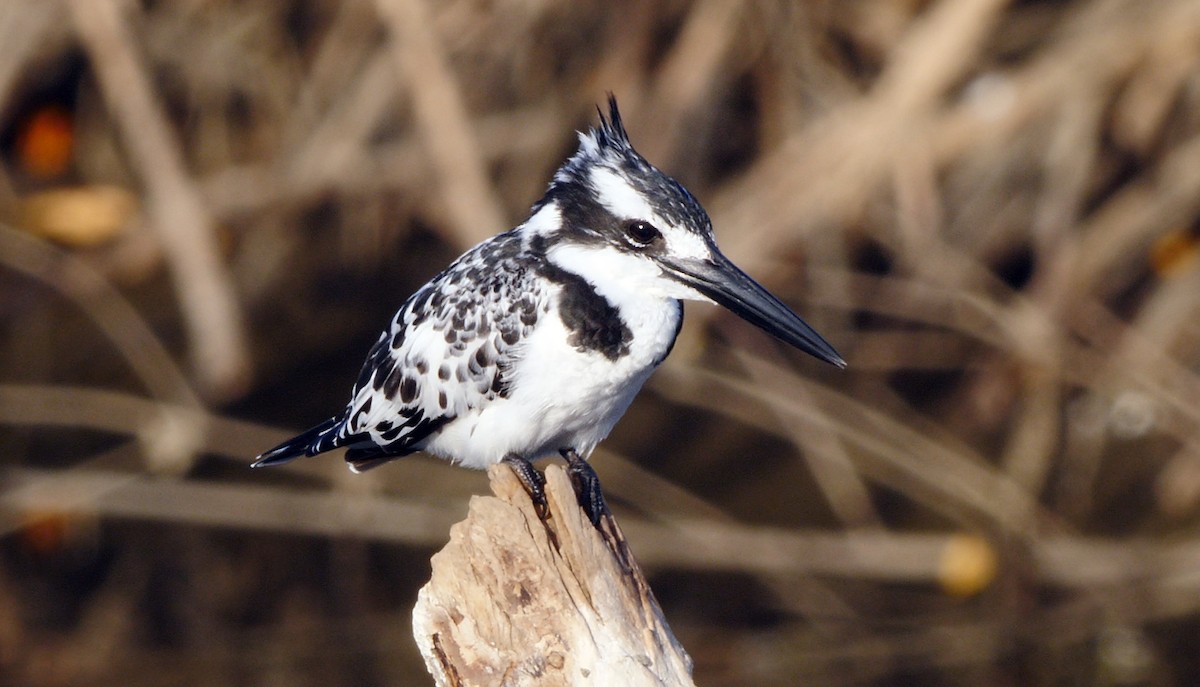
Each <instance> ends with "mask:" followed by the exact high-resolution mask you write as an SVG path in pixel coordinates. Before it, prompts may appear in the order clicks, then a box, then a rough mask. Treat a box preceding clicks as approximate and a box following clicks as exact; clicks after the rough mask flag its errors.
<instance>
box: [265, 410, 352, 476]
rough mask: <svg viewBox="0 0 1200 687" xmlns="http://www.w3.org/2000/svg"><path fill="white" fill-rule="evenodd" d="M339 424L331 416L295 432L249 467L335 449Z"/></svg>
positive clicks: (282, 461)
mask: <svg viewBox="0 0 1200 687" xmlns="http://www.w3.org/2000/svg"><path fill="white" fill-rule="evenodd" d="M339 425H341V422H340V421H339V419H338V418H336V417H331V418H329V419H328V420H326V421H324V422H322V423H321V424H319V425H317V426H316V427H313V428H311V429H308V430H306V431H304V432H302V433H300V434H297V435H296V436H294V437H292V438H291V439H288V440H287V441H285V442H283V443H282V444H280V445H278V446H276V447H275V448H273V449H271V450H270V451H266V452H265V453H263V454H262V455H260V456H259V457H258V458H257V459H256V460H255V461H254V463H252V464H251V465H250V467H252V468H262V467H266V466H268V465H280V464H282V463H286V462H288V461H290V460H294V459H296V458H299V457H300V456H315V455H317V454H318V453H322V452H324V451H329V450H331V449H335V448H337V447H338V446H339V445H340V443H339V442H338V436H337V428H338V426H339Z"/></svg>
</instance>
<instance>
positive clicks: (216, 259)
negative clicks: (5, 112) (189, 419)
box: [70, 0, 250, 396]
mask: <svg viewBox="0 0 1200 687" xmlns="http://www.w3.org/2000/svg"><path fill="white" fill-rule="evenodd" d="M70 7H71V11H72V16H73V18H74V20H75V29H76V31H78V33H79V37H80V39H81V40H82V41H83V44H84V47H85V48H86V49H87V51H88V55H89V57H90V58H91V62H92V66H93V68H94V69H95V70H96V76H97V77H98V80H99V82H100V85H101V88H102V90H103V91H104V95H105V97H106V99H107V103H108V108H109V110H111V111H112V114H113V119H114V120H115V122H116V124H117V126H118V127H119V128H120V129H121V133H122V134H123V139H124V143H125V146H126V148H127V149H128V152H129V157H130V160H131V161H132V162H133V164H134V166H135V167H137V169H138V172H139V174H140V176H141V178H142V183H143V184H144V185H145V189H146V204H147V206H146V207H147V211H148V214H149V217H150V220H151V224H152V225H153V226H154V229H155V230H157V231H158V234H159V237H160V239H161V241H162V244H163V252H164V254H165V255H166V256H167V259H168V261H169V262H170V264H171V268H172V276H173V277H174V279H175V288H176V290H177V291H178V292H179V301H180V305H181V307H182V309H183V314H184V319H185V320H186V322H187V325H188V331H189V335H190V339H191V346H192V360H193V362H194V365H195V367H196V373H197V375H198V376H199V379H200V382H201V384H202V385H203V386H204V387H206V388H207V389H208V390H209V391H210V392H212V393H213V394H214V395H217V396H223V395H227V394H230V393H232V392H233V391H235V390H240V388H241V387H244V386H245V383H246V373H247V371H248V370H249V368H250V358H249V353H248V351H247V348H246V334H245V331H244V329H243V322H242V313H241V309H240V308H239V306H238V302H237V297H236V295H235V293H234V289H233V282H232V279H231V278H230V275H229V274H228V271H227V270H226V269H225V266H224V264H223V263H222V262H221V258H220V256H219V254H218V250H217V241H216V232H215V222H214V221H213V219H212V217H211V216H210V214H209V212H208V210H207V208H206V207H205V206H204V202H203V200H202V198H201V196H200V191H199V189H198V188H197V187H196V185H195V183H194V182H193V181H192V179H191V178H190V177H189V176H188V173H187V171H186V169H185V167H184V162H183V155H182V153H181V152H180V148H179V145H178V143H177V141H176V139H175V135H174V133H173V132H172V131H171V127H170V125H169V124H168V122H167V120H166V117H165V115H164V113H163V111H162V108H161V106H160V105H159V103H158V102H157V99H156V95H155V92H154V90H153V87H152V86H151V84H150V79H149V76H148V75H147V73H146V69H145V68H144V67H143V66H142V65H141V63H140V61H139V60H138V56H137V53H136V52H135V50H134V38H133V36H132V35H131V33H130V31H129V27H128V26H127V25H126V22H125V17H124V16H123V15H122V10H121V8H120V7H119V6H118V5H117V3H116V2H113V0H85V1H82V2H78V1H77V2H71V3H70Z"/></svg>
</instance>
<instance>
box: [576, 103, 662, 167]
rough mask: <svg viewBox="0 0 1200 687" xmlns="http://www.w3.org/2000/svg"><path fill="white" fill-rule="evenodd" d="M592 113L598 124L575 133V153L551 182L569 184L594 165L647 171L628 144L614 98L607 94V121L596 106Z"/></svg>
mask: <svg viewBox="0 0 1200 687" xmlns="http://www.w3.org/2000/svg"><path fill="white" fill-rule="evenodd" d="M596 111H597V112H598V113H599V115H600V124H599V125H598V126H595V127H592V128H591V129H588V130H587V131H581V132H580V133H579V149H578V150H577V151H575V154H574V155H572V156H571V158H570V159H569V160H567V161H566V162H565V163H563V165H562V167H560V168H559V170H558V173H557V174H555V181H562V182H566V181H570V180H571V179H572V177H575V176H576V175H579V173H580V172H582V171H583V170H585V169H587V168H588V167H591V166H594V165H598V164H607V165H609V166H613V167H617V166H627V165H632V166H634V167H649V163H647V162H646V161H645V160H644V159H642V156H641V155H639V154H638V153H637V151H636V150H634V149H633V145H632V144H631V143H630V142H629V134H627V133H626V132H625V125H624V124H623V123H622V122H621V111H620V110H619V109H618V108H617V98H616V96H614V95H613V94H611V93H609V94H608V116H607V117H606V116H605V115H604V111H603V110H601V109H600V107H599V106H597V107H596Z"/></svg>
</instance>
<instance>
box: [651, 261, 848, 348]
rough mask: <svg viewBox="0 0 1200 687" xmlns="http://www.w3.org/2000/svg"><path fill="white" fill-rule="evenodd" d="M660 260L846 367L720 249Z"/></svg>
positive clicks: (788, 339)
mask: <svg viewBox="0 0 1200 687" xmlns="http://www.w3.org/2000/svg"><path fill="white" fill-rule="evenodd" d="M660 264H661V265H662V266H663V269H664V271H666V272H667V274H669V275H671V276H672V277H674V278H675V279H678V280H679V281H681V282H683V283H684V284H687V285H688V286H690V287H692V288H694V289H696V290H697V291H699V292H700V293H702V294H704V295H705V296H708V297H709V298H711V299H713V300H714V301H716V302H717V303H718V304H720V305H722V306H724V307H726V308H729V309H730V310H731V311H733V312H734V314H736V315H737V316H738V317H741V318H742V319H743V320H746V321H747V322H749V323H750V324H753V325H754V326H756V327H758V328H759V329H762V330H763V331H765V332H767V333H768V334H770V335H772V336H774V337H776V338H777V339H779V340H780V341H783V342H784V343H787V344H791V345H792V346H795V347H796V348H799V349H800V350H802V351H804V352H805V353H808V354H809V355H811V356H813V357H816V358H819V359H821V360H824V361H825V362H827V363H831V364H833V365H837V366H838V367H843V368H844V367H846V361H845V360H842V356H840V355H838V352H837V351H835V350H833V346H830V345H829V342H828V341H826V340H825V339H823V338H821V335H820V334H818V333H817V332H816V330H815V329H813V328H812V327H810V326H808V323H807V322H805V321H804V320H802V319H800V316H799V315H797V314H796V313H794V312H792V309H791V308H789V307H787V306H786V305H784V304H783V301H781V300H779V299H778V298H776V297H775V296H774V295H772V294H771V292H770V291H767V290H766V289H764V288H763V287H762V286H760V285H759V284H758V282H756V281H754V280H753V279H751V278H750V276H749V275H747V274H746V273H745V272H743V271H741V270H740V269H738V266H737V265H735V264H733V262H731V261H730V260H729V258H727V257H725V256H724V255H722V254H721V253H720V252H718V251H716V250H713V252H712V255H711V257H710V258H709V259H704V260H695V259H687V260H669V259H668V260H664V261H662V262H661V263H660Z"/></svg>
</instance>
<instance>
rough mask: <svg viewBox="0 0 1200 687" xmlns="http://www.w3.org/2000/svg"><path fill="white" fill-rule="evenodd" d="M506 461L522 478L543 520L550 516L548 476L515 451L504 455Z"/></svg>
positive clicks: (520, 478)
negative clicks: (547, 489)
mask: <svg viewBox="0 0 1200 687" xmlns="http://www.w3.org/2000/svg"><path fill="white" fill-rule="evenodd" d="M503 462H504V463H507V464H508V467H510V468H512V471H513V472H514V473H515V474H516V475H517V479H519V480H521V485H522V486H524V487H525V491H526V492H528V493H529V498H530V500H531V501H533V509H534V510H535V511H537V515H538V517H539V518H541V519H542V520H546V519H547V518H549V517H550V504H549V503H548V502H547V501H546V477H545V475H543V474H542V473H540V472H538V471H537V468H535V467H533V463H530V462H529V460H528V459H526V458H525V457H524V456H518V455H517V454H515V453H510V454H508V455H507V456H504V459H503Z"/></svg>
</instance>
